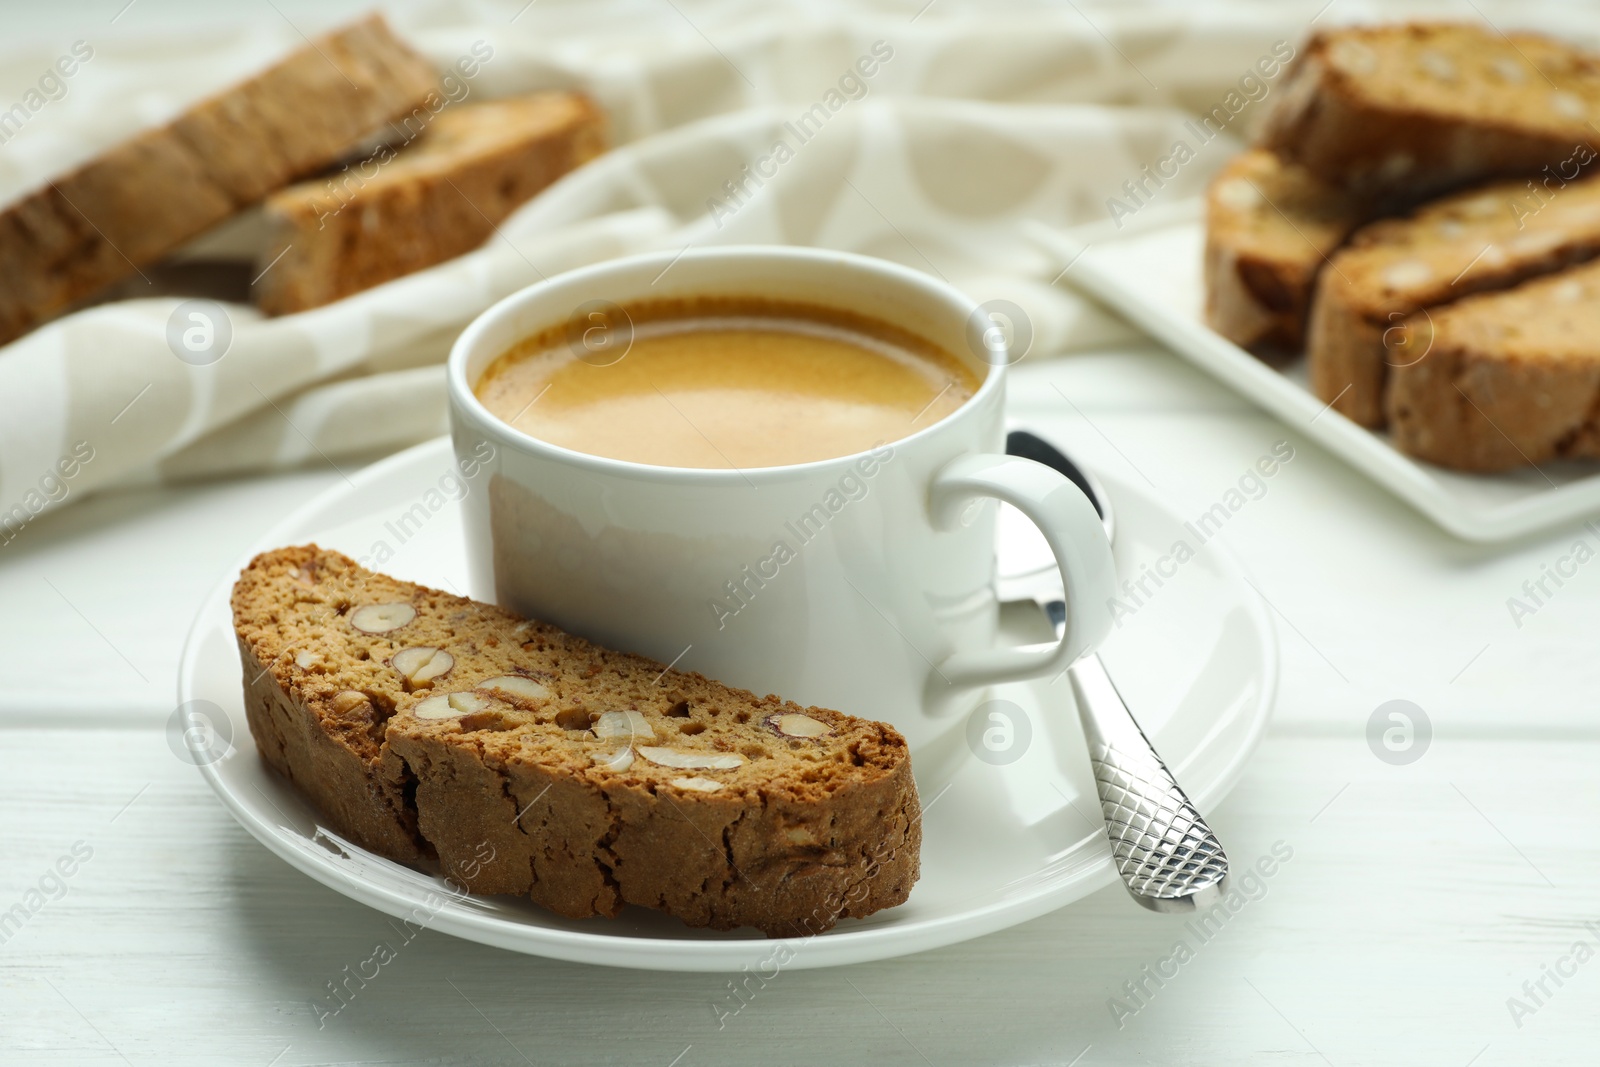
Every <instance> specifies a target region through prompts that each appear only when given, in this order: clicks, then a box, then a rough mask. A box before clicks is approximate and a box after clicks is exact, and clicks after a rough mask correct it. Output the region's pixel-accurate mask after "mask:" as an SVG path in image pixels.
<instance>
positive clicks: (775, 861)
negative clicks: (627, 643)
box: [233, 546, 921, 937]
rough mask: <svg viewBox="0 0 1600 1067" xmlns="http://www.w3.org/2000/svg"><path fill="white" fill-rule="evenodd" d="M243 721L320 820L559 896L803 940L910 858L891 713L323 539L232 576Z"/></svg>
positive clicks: (908, 782) (908, 818)
mask: <svg viewBox="0 0 1600 1067" xmlns="http://www.w3.org/2000/svg"><path fill="white" fill-rule="evenodd" d="M233 613H234V625H235V628H236V630H237V632H238V637H239V647H240V651H241V655H242V657H243V661H244V671H245V701H246V711H247V714H248V717H249V722H250V729H251V733H252V734H253V735H254V736H255V738H256V744H257V747H258V748H259V749H260V751H261V753H262V756H263V757H264V758H265V759H266V761H267V762H268V763H269V764H270V765H271V766H272V767H274V768H275V769H276V770H278V771H279V772H280V773H282V774H284V775H286V776H287V777H288V778H290V779H291V780H292V781H293V782H295V784H296V785H298V786H299V787H300V788H301V789H302V790H303V791H304V792H305V793H306V795H307V796H308V797H309V798H310V799H311V800H312V801H313V802H314V803H315V804H316V805H317V806H318V808H319V809H320V810H321V811H322V813H323V815H324V816H325V817H326V818H327V819H328V820H329V821H330V822H331V823H332V824H333V829H335V830H337V831H339V832H340V833H342V834H344V835H346V836H347V837H349V838H351V839H352V840H354V841H355V842H356V843H358V844H360V845H362V846H364V847H366V848H370V849H372V850H373V851H376V852H380V853H382V854H384V855H388V856H393V857H395V858H397V859H403V860H412V861H416V860H419V859H428V858H431V857H436V860H437V863H438V865H439V867H440V868H442V869H443V871H444V872H445V873H446V874H448V875H449V876H451V877H453V878H455V879H458V880H459V881H460V882H461V883H463V884H464V885H465V886H466V887H467V888H469V889H472V890H474V891H476V892H482V893H515V894H519V895H526V896H528V897H530V898H531V899H533V900H534V901H535V902H537V903H540V904H543V905H545V906H546V907H549V908H551V909H553V910H555V911H557V912H559V913H560V914H562V915H565V916H569V917H573V918H583V917H588V916H594V915H616V914H617V913H618V912H619V911H620V910H621V908H622V906H623V905H624V904H639V905H642V906H644V907H648V908H656V909H659V910H661V911H665V912H668V913H670V914H672V915H676V916H678V917H679V918H680V919H682V920H683V921H684V922H686V923H688V924H690V925H693V926H710V927H715V928H717V929H729V928H732V927H735V926H754V927H756V928H758V929H760V930H762V931H763V932H765V933H767V934H769V935H772V936H782V937H789V936H799V935H803V934H807V933H815V932H817V931H818V930H824V929H827V928H828V927H830V926H832V925H833V924H834V923H835V922H837V920H838V919H840V918H841V917H846V916H863V915H868V914H870V913H872V912H875V911H878V910H879V909H881V908H887V907H891V906H893V905H896V904H899V903H901V902H903V901H904V900H905V899H906V897H907V895H908V894H909V892H910V890H911V886H912V884H913V883H914V882H915V881H916V878H917V874H918V870H919V849H920V844H921V826H920V819H919V809H918V805H917V794H916V787H915V785H914V783H913V781H912V777H911V760H910V756H909V754H908V752H907V750H906V745H905V740H904V739H903V738H902V737H901V736H900V735H899V734H898V733H896V732H895V731H894V730H893V729H892V728H890V727H888V726H885V725H883V724H881V723H876V722H870V721H868V720H865V719H858V718H852V717H851V716H848V715H844V714H841V713H839V712H837V711H828V710H824V709H821V708H802V707H799V706H798V705H795V704H792V703H786V702H784V701H781V700H779V699H778V698H777V697H774V696H766V697H757V696H754V695H753V694H751V693H748V692H746V691H744V690H739V689H732V688H730V687H728V686H724V685H721V684H719V683H717V682H713V681H710V680H708V679H706V678H703V677H701V676H700V675H698V674H689V673H683V672H680V671H675V670H672V669H670V668H669V667H666V666H664V665H662V664H660V663H656V662H654V661H653V660H648V659H645V658H644V657H642V656H635V655H630V654H627V653H621V652H612V651H609V650H607V649H604V648H600V647H599V646H596V645H593V644H591V643H589V642H588V641H585V640H582V639H581V638H578V637H574V636H571V635H569V634H566V633H563V632H562V631H561V630H558V629H557V628H555V627H553V626H549V625H546V624H543V623H538V622H531V621H526V620H522V619H519V618H518V617H516V616H515V615H512V614H510V613H509V612H506V611H503V610H501V609H500V608H497V607H493V606H491V605H488V604H480V603H477V602H475V601H472V600H466V599H463V598H461V597H457V596H451V595H449V594H446V593H441V592H438V591H436V590H432V589H427V588H424V587H422V586H418V585H413V584H411V583H409V582H401V581H397V580H395V579H392V578H388V577H385V576H384V575H381V574H375V573H373V572H371V571H368V570H366V569H364V568H362V567H360V566H358V565H357V564H356V563H354V562H353V561H351V560H350V559H348V558H347V557H345V556H342V555H340V554H339V553H337V552H331V551H325V550H322V549H319V548H317V547H316V546H302V547H297V548H283V549H278V550H276V551H272V552H266V553H263V554H262V555H260V556H257V557H256V558H255V559H254V560H252V561H251V563H250V564H249V566H248V567H246V568H245V570H244V572H243V574H242V575H241V576H240V579H239V582H238V584H237V585H236V586H235V588H234V593H233Z"/></svg>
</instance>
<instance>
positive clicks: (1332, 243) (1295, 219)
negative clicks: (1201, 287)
mask: <svg viewBox="0 0 1600 1067" xmlns="http://www.w3.org/2000/svg"><path fill="white" fill-rule="evenodd" d="M1370 214H1371V209H1370V206H1369V203H1368V200H1367V198H1365V197H1362V196H1360V195H1358V194H1355V193H1351V192H1349V191H1347V190H1345V189H1342V188H1340V187H1339V186H1335V185H1329V184H1328V183H1327V182H1322V181H1318V180H1317V178H1315V177H1314V176H1313V175H1312V174H1311V172H1309V171H1307V170H1306V169H1305V168H1304V167H1297V166H1295V165H1293V164H1291V163H1285V162H1283V161H1282V160H1280V159H1279V158H1278V157H1277V156H1275V155H1273V154H1272V153H1271V152H1267V151H1263V150H1261V149H1252V150H1250V151H1248V152H1244V153H1242V154H1241V155H1238V156H1235V157H1234V158H1233V159H1232V160H1230V161H1229V162H1228V164H1227V165H1226V166H1224V167H1223V168H1222V170H1221V171H1220V172H1218V174H1217V176H1216V177H1215V178H1213V179H1212V181H1211V185H1210V186H1209V187H1208V188H1207V189H1206V253H1205V283H1206V324H1207V325H1208V326H1210V327H1211V328H1212V329H1213V330H1215V331H1216V332H1217V333H1219V334H1221V335H1222V336H1223V337H1226V338H1227V339H1228V340H1230V341H1232V342H1233V343H1234V344H1237V345H1239V346H1240V347H1242V348H1247V349H1249V350H1250V351H1252V352H1255V353H1256V354H1257V355H1267V356H1274V355H1282V354H1287V353H1297V352H1299V351H1300V349H1301V346H1302V344H1303V343H1304V339H1305V324H1306V313H1307V309H1308V308H1309V307H1310V305H1311V291H1312V286H1313V285H1314V284H1315V282H1316V279H1317V272H1318V271H1320V270H1321V269H1322V265H1323V264H1324V263H1325V262H1327V258H1328V256H1329V255H1331V254H1332V253H1333V251H1334V249H1336V248H1338V247H1339V245H1341V244H1343V243H1344V239H1345V237H1347V236H1348V235H1349V233H1350V231H1351V230H1354V229H1355V228H1356V227H1357V226H1359V225H1360V224H1361V223H1363V222H1365V221H1366V220H1367V218H1368V217H1370Z"/></svg>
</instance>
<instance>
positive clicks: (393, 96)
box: [0, 15, 438, 343]
mask: <svg viewBox="0 0 1600 1067" xmlns="http://www.w3.org/2000/svg"><path fill="white" fill-rule="evenodd" d="M437 84H438V77H437V75H436V73H435V72H434V69H433V67H432V65H431V64H429V63H428V62H427V61H426V60H424V59H423V58H422V57H421V56H420V55H418V54H417V53H416V52H414V51H413V50H412V49H411V48H410V47H408V46H407V45H406V44H405V43H403V42H402V41H400V40H399V38H397V37H396V36H395V35H394V34H393V32H392V31H391V30H390V29H389V27H388V25H387V24H386V23H385V22H384V21H383V19H382V18H381V17H380V16H377V15H374V16H372V17H370V18H367V19H365V20H363V21H361V22H358V23H356V24H354V25H352V26H349V27H346V28H345V29H342V30H338V31H336V32H334V33H329V34H326V35H324V36H322V37H319V38H317V39H316V40H313V41H309V42H307V44H306V45H305V47H303V48H301V49H298V50H297V51H295V52H293V53H291V54H290V55H289V56H288V57H286V58H285V59H283V60H281V61H279V62H278V63H276V64H274V65H273V66H271V67H269V68H267V69H266V70H264V71H262V72H261V73H259V74H257V75H255V76H254V77H252V78H250V79H248V80H247V81H244V82H242V83H240V84H239V85H237V86H235V87H233V88H232V89H229V90H227V91H226V92H223V93H220V94H218V95H216V96H213V97H211V98H210V99H207V100H204V101H202V102H201V103H199V104H196V105H195V106H194V107H192V108H190V109H189V110H188V111H186V112H184V113H183V114H181V115H179V116H178V117H177V118H176V119H174V120H173V121H171V122H169V123H167V124H166V125H164V126H160V127H157V128H155V129H151V130H146V131H144V132H142V133H139V134H137V135H135V136H134V137H132V138H130V139H129V140H127V141H125V142H123V143H122V144H120V145H118V146H117V147H115V148H113V149H111V150H110V151H108V152H106V153H104V154H103V155H101V156H99V157H97V158H95V159H93V160H91V161H90V162H88V163H86V164H84V165H83V166H81V167H79V168H78V169H77V170H75V171H73V172H72V173H70V174H66V175H63V176H61V177H58V178H56V179H55V180H53V181H51V182H49V183H47V184H46V185H45V186H44V187H43V188H41V189H38V190H36V191H35V192H33V193H32V194H30V195H28V196H25V197H23V198H22V199H21V200H19V201H16V202H15V203H12V204H11V205H10V206H8V207H7V208H5V209H4V211H0V343H4V342H6V341H10V340H11V339H13V338H15V337H17V336H19V335H21V334H22V333H24V332H26V331H27V330H29V329H31V328H32V327H33V326H34V325H35V324H37V323H39V322H41V321H43V320H44V319H46V318H48V317H50V316H51V315H54V314H56V313H57V312H60V311H62V310H63V309H65V308H67V307H68V306H69V305H71V304H73V303H74V302H76V301H79V300H81V299H83V298H85V297H88V296H90V295H92V294H93V293H94V292H96V291H97V290H99V289H101V288H103V287H105V286H106V285H108V284H110V283H112V282H115V281H117V280H119V279H121V278H124V277H127V276H129V275H132V274H134V273H135V272H136V271H138V269H139V268H140V267H143V266H146V265H148V264H150V263H153V262H154V261H156V260H157V259H160V258H161V257H162V256H164V255H166V254H167V253H169V252H171V251H172V250H173V249H175V248H177V247H178V246H179V245H181V244H183V243H184V242H186V241H188V240H189V239H190V238H193V237H195V236H197V235H199V234H200V233H201V232H203V231H205V230H207V229H209V228H210V227H212V226H214V225H216V224H217V223H219V222H222V221H223V220H225V219H227V218H229V217H230V216H232V215H234V214H236V213H237V212H239V211H240V210H241V209H243V208H245V207H247V206H249V205H251V204H254V203H256V202H257V201H259V200H260V199H261V198H262V197H263V196H265V195H266V194H267V193H269V192H271V191H272V190H274V189H277V188H280V187H281V186H283V185H285V184H287V183H288V182H290V181H292V180H294V179H296V178H299V177H302V176H304V175H306V174H309V173H311V172H313V171H316V170H319V169H321V168H323V167H326V166H328V165H329V164H331V163H333V162H334V161H335V160H337V159H338V158H339V157H340V156H341V155H343V154H344V153H346V152H347V151H349V150H350V149H351V147H352V146H353V145H355V144H356V143H358V142H359V141H360V140H361V139H362V138H364V137H366V136H368V135H369V134H371V133H373V131H375V130H377V129H378V128H379V127H380V126H382V125H383V124H384V123H385V122H387V121H389V120H391V119H394V118H397V117H399V116H401V115H404V114H406V113H408V112H410V111H411V110H412V109H413V108H416V107H419V106H421V105H422V104H423V102H424V101H425V100H426V99H427V97H428V95H429V94H430V93H432V92H433V91H434V90H435V88H436V86H437Z"/></svg>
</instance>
